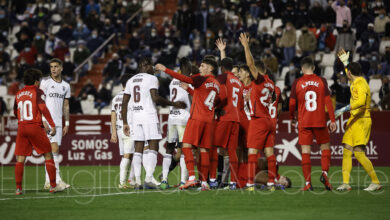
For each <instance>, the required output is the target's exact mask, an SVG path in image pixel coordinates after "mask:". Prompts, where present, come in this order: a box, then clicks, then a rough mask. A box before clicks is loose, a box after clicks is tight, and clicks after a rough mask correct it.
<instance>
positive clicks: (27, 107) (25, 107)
mask: <svg viewBox="0 0 390 220" xmlns="http://www.w3.org/2000/svg"><path fill="white" fill-rule="evenodd" d="M18 109H19V114H20V121H30V120H32V119H33V114H32V103H31V101H30V100H26V101H24V102H19V103H18Z"/></svg>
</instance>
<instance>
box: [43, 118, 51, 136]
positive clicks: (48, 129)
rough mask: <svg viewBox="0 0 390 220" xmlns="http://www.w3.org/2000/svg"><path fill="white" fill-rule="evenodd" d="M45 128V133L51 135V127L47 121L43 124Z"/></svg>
mask: <svg viewBox="0 0 390 220" xmlns="http://www.w3.org/2000/svg"><path fill="white" fill-rule="evenodd" d="M43 127H44V128H45V132H46V133H47V134H49V133H50V131H51V129H50V126H49V124H48V123H47V121H44V122H43Z"/></svg>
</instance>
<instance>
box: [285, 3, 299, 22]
mask: <svg viewBox="0 0 390 220" xmlns="http://www.w3.org/2000/svg"><path fill="white" fill-rule="evenodd" d="M294 8H295V3H294V2H293V1H288V2H287V3H286V10H285V11H283V12H282V21H283V24H287V23H288V22H291V23H292V24H295V20H296V15H297V12H296V10H295V9H294Z"/></svg>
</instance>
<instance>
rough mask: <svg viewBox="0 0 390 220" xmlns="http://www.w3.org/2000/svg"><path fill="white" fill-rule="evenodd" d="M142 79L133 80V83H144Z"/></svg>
mask: <svg viewBox="0 0 390 220" xmlns="http://www.w3.org/2000/svg"><path fill="white" fill-rule="evenodd" d="M142 80H143V79H142V78H137V79H133V82H134V83H136V82H142Z"/></svg>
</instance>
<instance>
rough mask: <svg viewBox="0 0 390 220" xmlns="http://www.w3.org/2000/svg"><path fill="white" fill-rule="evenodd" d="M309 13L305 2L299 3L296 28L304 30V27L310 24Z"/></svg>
mask: <svg viewBox="0 0 390 220" xmlns="http://www.w3.org/2000/svg"><path fill="white" fill-rule="evenodd" d="M309 22H310V19H309V13H308V11H307V6H306V3H305V2H300V3H299V8H298V10H297V14H296V21H295V27H296V28H297V29H300V28H302V27H303V26H304V25H307V24H309Z"/></svg>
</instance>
